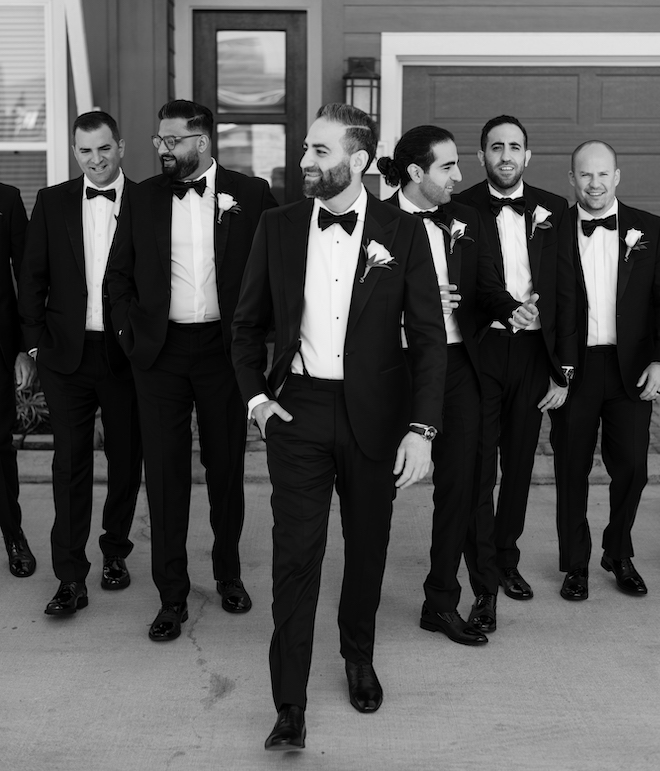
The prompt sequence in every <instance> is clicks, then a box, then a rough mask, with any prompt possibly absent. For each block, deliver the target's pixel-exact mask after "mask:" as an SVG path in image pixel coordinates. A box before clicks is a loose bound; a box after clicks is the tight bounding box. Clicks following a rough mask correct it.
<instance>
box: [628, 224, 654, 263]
mask: <svg viewBox="0 0 660 771" xmlns="http://www.w3.org/2000/svg"><path fill="white" fill-rule="evenodd" d="M642 238H644V233H642V231H641V230H636V229H635V228H630V230H629V231H628V232H627V233H626V237H625V238H624V239H623V240H624V242H625V244H626V254H625V256H624V258H623V261H624V262H628V257H630V252H641V251H642V250H644V249H646V244H648V241H642Z"/></svg>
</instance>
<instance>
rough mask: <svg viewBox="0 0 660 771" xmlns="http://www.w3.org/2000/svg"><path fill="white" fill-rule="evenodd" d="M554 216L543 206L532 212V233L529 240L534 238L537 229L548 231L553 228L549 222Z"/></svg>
mask: <svg viewBox="0 0 660 771" xmlns="http://www.w3.org/2000/svg"><path fill="white" fill-rule="evenodd" d="M551 216H552V212H551V211H548V210H547V209H544V208H543V206H537V207H536V209H534V211H533V212H532V232H531V233H530V235H529V240H530V241H531V240H532V238H534V232H535V231H536V228H539V230H548V228H551V227H552V223H550V222H548V219H549V217H551Z"/></svg>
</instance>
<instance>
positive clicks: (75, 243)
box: [62, 177, 85, 278]
mask: <svg viewBox="0 0 660 771" xmlns="http://www.w3.org/2000/svg"><path fill="white" fill-rule="evenodd" d="M82 191H83V178H82V177H79V178H78V179H74V180H73V181H72V182H71V184H70V186H69V187H68V188H67V189H66V190H65V192H64V197H63V201H62V205H63V208H64V222H65V223H66V229H67V232H68V234H69V240H70V241H71V250H72V251H73V256H74V258H75V261H76V265H77V266H78V269H79V270H80V273H81V274H82V277H83V278H85V243H84V240H83V217H82Z"/></svg>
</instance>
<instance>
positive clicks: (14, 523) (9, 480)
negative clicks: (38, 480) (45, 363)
mask: <svg viewBox="0 0 660 771" xmlns="http://www.w3.org/2000/svg"><path fill="white" fill-rule="evenodd" d="M15 422H16V393H15V390H14V368H13V366H9V365H8V364H6V363H5V361H4V359H3V357H2V354H0V529H2V534H3V535H4V536H6V537H7V538H10V539H12V540H15V539H16V538H18V534H19V533H20V530H21V507H20V506H19V504H18V465H17V463H16V450H15V449H14V447H13V445H12V439H13V435H12V430H13V428H14V423H15Z"/></svg>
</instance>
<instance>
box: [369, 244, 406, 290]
mask: <svg viewBox="0 0 660 771" xmlns="http://www.w3.org/2000/svg"><path fill="white" fill-rule="evenodd" d="M362 251H363V252H364V256H365V259H366V265H365V267H364V274H363V275H362V278H361V279H360V283H361V284H364V279H365V278H366V277H367V275H368V274H369V271H370V270H371V269H372V268H387V270H392V266H393V265H398V264H399V263H398V262H397V261H396V260H395V259H394V257H392V255H391V254H390V253H389V252H388V251H387V249H386V248H385V247H384V246H383V245H382V244H379V243H378V241H373V240H372V241H369V243H368V244H366V245H365V244H362Z"/></svg>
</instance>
